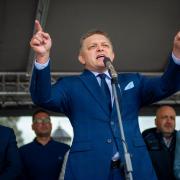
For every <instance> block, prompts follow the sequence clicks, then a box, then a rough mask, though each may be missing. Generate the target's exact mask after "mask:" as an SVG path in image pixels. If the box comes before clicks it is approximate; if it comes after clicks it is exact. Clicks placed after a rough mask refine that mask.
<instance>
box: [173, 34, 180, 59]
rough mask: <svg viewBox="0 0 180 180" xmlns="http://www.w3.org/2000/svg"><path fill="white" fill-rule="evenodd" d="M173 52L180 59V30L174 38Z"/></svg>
mask: <svg viewBox="0 0 180 180" xmlns="http://www.w3.org/2000/svg"><path fill="white" fill-rule="evenodd" d="M173 54H174V55H175V56H176V57H177V58H179V59H180V31H179V32H178V33H177V34H176V36H175V38H174V46H173Z"/></svg>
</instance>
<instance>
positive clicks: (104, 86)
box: [99, 74, 112, 111]
mask: <svg viewBox="0 0 180 180" xmlns="http://www.w3.org/2000/svg"><path fill="white" fill-rule="evenodd" d="M99 77H100V78H101V89H102V92H103V95H104V97H105V100H106V101H107V104H108V108H109V110H110V111H111V110H112V105H111V94H110V91H109V87H108V85H107V82H106V74H99Z"/></svg>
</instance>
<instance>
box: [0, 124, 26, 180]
mask: <svg viewBox="0 0 180 180" xmlns="http://www.w3.org/2000/svg"><path fill="white" fill-rule="evenodd" d="M21 168H22V167H21V161H20V157H19V153H18V148H17V145H16V137H15V135H14V132H13V130H12V129H10V128H8V127H5V126H1V125H0V179H1V180H15V179H18V176H19V175H20V173H21Z"/></svg>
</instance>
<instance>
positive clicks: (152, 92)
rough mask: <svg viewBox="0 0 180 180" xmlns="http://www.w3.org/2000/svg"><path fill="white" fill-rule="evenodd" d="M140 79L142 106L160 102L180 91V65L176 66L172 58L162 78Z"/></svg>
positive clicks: (142, 77) (143, 77)
mask: <svg viewBox="0 0 180 180" xmlns="http://www.w3.org/2000/svg"><path fill="white" fill-rule="evenodd" d="M140 79H141V80H140V87H141V88H140V89H141V90H140V100H141V106H144V105H148V104H151V103H154V102H157V101H160V100H162V99H164V98H167V97H169V96H170V95H172V94H173V93H176V92H177V91H179V90H180V65H177V64H175V63H174V61H173V59H172V57H171V56H170V57H169V63H168V66H167V68H166V70H165V72H164V73H163V74H162V76H160V77H152V78H151V77H146V76H141V77H140Z"/></svg>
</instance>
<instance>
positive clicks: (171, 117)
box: [155, 106, 176, 136]
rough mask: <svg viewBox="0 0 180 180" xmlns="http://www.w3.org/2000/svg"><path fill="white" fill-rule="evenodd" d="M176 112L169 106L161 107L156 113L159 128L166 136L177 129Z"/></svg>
mask: <svg viewBox="0 0 180 180" xmlns="http://www.w3.org/2000/svg"><path fill="white" fill-rule="evenodd" d="M175 119H176V112H175V111H174V109H173V108H171V107H169V106H163V107H161V108H160V109H159V110H158V112H157V114H156V120H155V123H156V126H157V130H158V131H159V132H161V133H162V134H163V135H164V136H170V135H171V134H172V133H173V131H174V130H175V123H176V122H175Z"/></svg>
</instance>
